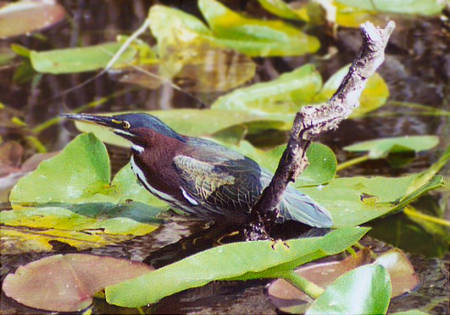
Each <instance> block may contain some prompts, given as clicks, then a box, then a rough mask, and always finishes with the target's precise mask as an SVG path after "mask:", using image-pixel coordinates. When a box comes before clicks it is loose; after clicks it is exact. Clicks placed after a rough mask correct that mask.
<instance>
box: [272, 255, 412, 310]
mask: <svg viewBox="0 0 450 315" xmlns="http://www.w3.org/2000/svg"><path fill="white" fill-rule="evenodd" d="M371 254H373V253H371V251H370V250H368V249H367V248H365V249H363V250H360V251H358V252H357V253H356V254H355V255H349V256H347V257H346V258H345V259H343V260H339V261H330V262H324V263H319V264H308V265H306V266H301V267H300V268H298V269H296V270H295V273H296V274H298V275H299V276H301V277H303V278H305V279H306V280H308V281H311V282H313V283H314V284H316V285H318V286H320V287H322V288H326V287H327V286H328V285H330V284H331V283H333V281H334V280H336V278H337V277H339V276H341V275H343V274H345V273H346V272H349V271H351V270H353V269H355V268H357V267H359V266H362V265H365V264H369V263H372V262H374V263H376V264H380V265H382V266H383V267H385V268H386V270H387V271H388V272H389V275H390V278H391V284H392V297H397V296H400V295H402V294H405V293H406V292H410V291H411V290H413V289H414V288H415V287H416V286H417V285H418V283H419V278H418V276H417V274H416V273H415V271H414V268H413V266H412V265H411V263H410V261H409V259H408V257H407V256H406V255H405V254H404V253H403V252H402V251H401V250H399V249H392V250H389V251H387V252H385V253H383V254H381V255H380V256H378V257H377V259H376V260H375V261H373V259H372V258H373V257H371ZM267 294H268V295H269V298H270V300H271V302H272V304H274V305H275V306H276V307H277V308H278V309H280V310H281V311H283V312H286V313H292V314H298V313H304V311H305V310H306V308H307V307H308V305H307V303H308V302H312V301H313V300H312V299H311V297H309V296H307V295H306V294H305V293H303V292H302V291H301V290H299V289H298V288H296V287H295V286H293V285H292V284H291V283H289V282H288V281H286V280H285V279H277V280H275V281H274V282H272V283H271V284H270V285H269V287H268V290H267Z"/></svg>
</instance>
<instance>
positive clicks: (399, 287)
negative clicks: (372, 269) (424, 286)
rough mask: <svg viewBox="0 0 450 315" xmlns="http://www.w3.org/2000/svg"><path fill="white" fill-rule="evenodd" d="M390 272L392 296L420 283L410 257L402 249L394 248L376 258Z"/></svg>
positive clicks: (377, 262)
mask: <svg viewBox="0 0 450 315" xmlns="http://www.w3.org/2000/svg"><path fill="white" fill-rule="evenodd" d="M375 263H376V264H379V265H382V266H383V267H384V268H386V270H387V271H388V272H389V275H390V278H391V283H392V297H396V296H399V295H402V294H404V293H406V292H410V291H412V290H413V289H414V288H415V287H417V285H418V284H419V277H418V276H417V274H416V273H415V271H414V267H413V266H412V265H411V262H410V261H409V259H408V257H406V255H405V253H404V252H402V251H401V250H400V249H392V250H390V251H388V252H386V253H384V254H382V255H380V256H379V257H378V258H377V259H376V260H375Z"/></svg>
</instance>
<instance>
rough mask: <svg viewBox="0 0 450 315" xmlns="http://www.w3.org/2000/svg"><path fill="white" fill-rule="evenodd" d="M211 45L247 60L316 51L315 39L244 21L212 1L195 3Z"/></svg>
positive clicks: (270, 23) (281, 25) (281, 26)
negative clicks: (232, 52)
mask: <svg viewBox="0 0 450 315" xmlns="http://www.w3.org/2000/svg"><path fill="white" fill-rule="evenodd" d="M198 5H199V8H200V11H201V12H202V14H203V17H204V18H205V20H206V21H207V22H208V25H209V26H210V28H211V30H212V33H213V35H214V38H215V42H216V43H218V44H221V45H224V46H226V47H229V48H232V49H235V50H237V51H239V52H241V53H244V54H246V55H248V56H260V57H269V56H298V55H303V54H306V53H313V52H315V51H317V50H318V49H319V47H320V43H319V41H318V40H317V38H315V37H313V36H309V35H306V34H304V33H302V32H301V31H300V30H298V29H297V28H295V27H293V26H291V25H289V24H287V23H285V22H283V21H274V20H260V19H254V18H247V17H245V16H243V15H241V14H238V13H236V12H234V11H232V10H230V9H228V8H227V7H226V6H224V5H223V4H222V3H220V2H219V1H216V0H199V1H198Z"/></svg>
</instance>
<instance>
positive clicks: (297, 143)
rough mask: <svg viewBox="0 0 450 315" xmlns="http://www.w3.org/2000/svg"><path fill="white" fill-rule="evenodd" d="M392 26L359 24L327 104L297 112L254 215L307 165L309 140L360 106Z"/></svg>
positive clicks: (271, 205) (263, 212)
mask: <svg viewBox="0 0 450 315" xmlns="http://www.w3.org/2000/svg"><path fill="white" fill-rule="evenodd" d="M394 28H395V23H394V22H393V21H390V22H389V23H388V24H387V25H386V27H385V28H384V29H382V28H381V29H380V28H376V27H375V26H374V25H373V24H372V23H370V22H366V23H364V24H362V25H361V34H362V38H363V43H362V47H361V50H360V52H359V55H358V57H357V58H356V59H355V60H354V61H353V63H352V65H351V67H350V69H349V71H348V73H347V75H346V76H345V77H344V79H343V80H342V83H341V85H340V86H339V88H338V89H337V91H336V93H335V94H334V95H333V97H332V98H331V99H330V100H329V101H328V102H327V103H323V104H319V105H316V106H305V107H303V108H302V109H301V110H300V111H299V112H298V113H297V115H296V117H295V120H294V125H293V127H292V130H291V135H290V138H289V142H288V145H287V147H286V150H285V151H284V153H283V155H282V157H281V159H280V162H279V164H278V168H277V170H276V172H275V175H274V176H273V178H272V181H271V182H270V184H269V186H267V187H266V188H265V189H264V191H263V193H262V194H261V197H260V198H259V200H258V202H257V203H256V204H255V206H254V207H253V209H252V214H253V215H254V216H255V217H257V218H261V217H267V214H268V213H273V212H274V211H275V210H276V209H277V207H278V204H279V202H280V201H281V198H282V196H283V193H284V191H285V190H286V188H287V186H288V184H289V182H294V181H295V178H297V176H298V175H300V174H301V173H302V172H303V171H304V169H305V168H306V167H307V166H308V159H307V157H306V151H307V149H308V147H309V145H310V144H311V141H312V140H313V139H315V138H316V137H317V136H319V135H320V134H322V133H324V132H326V131H329V130H334V129H336V128H337V126H338V124H339V123H340V122H341V121H342V120H344V119H346V118H347V117H348V116H350V114H351V113H352V111H353V110H354V109H356V108H357V107H358V106H359V98H360V95H361V93H362V91H363V90H364V87H365V85H366V82H367V79H368V78H369V77H370V76H372V75H373V74H374V73H375V71H376V69H377V68H378V67H379V66H380V65H381V64H382V63H383V61H384V49H385V48H386V45H387V42H388V40H389V37H390V35H391V33H392V31H393V30H394Z"/></svg>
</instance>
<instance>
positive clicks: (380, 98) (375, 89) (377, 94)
mask: <svg viewBox="0 0 450 315" xmlns="http://www.w3.org/2000/svg"><path fill="white" fill-rule="evenodd" d="M349 67H350V65H347V66H345V67H343V68H341V69H340V70H338V71H337V72H336V73H335V74H333V75H332V76H331V77H330V78H329V79H328V80H327V82H325V84H324V85H323V87H322V90H321V91H320V92H319V93H318V94H317V95H316V96H315V98H314V100H315V102H317V103H320V102H326V101H328V100H329V99H330V98H331V97H332V96H333V94H334V93H335V92H336V90H337V88H338V87H339V85H340V84H341V82H342V79H343V78H344V77H345V75H346V74H347V72H348V69H349ZM388 97H389V89H388V86H387V84H386V82H384V80H383V78H382V77H381V76H380V75H379V74H378V73H375V74H374V75H373V76H371V77H370V78H369V79H368V80H367V84H366V87H365V88H364V90H363V92H362V94H361V97H360V98H359V101H360V105H359V107H358V108H357V109H355V110H354V111H353V113H352V114H351V116H350V117H359V116H362V115H364V114H366V113H368V112H371V111H374V110H376V109H378V108H380V107H381V106H383V105H384V104H386V100H387V99H388Z"/></svg>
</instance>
